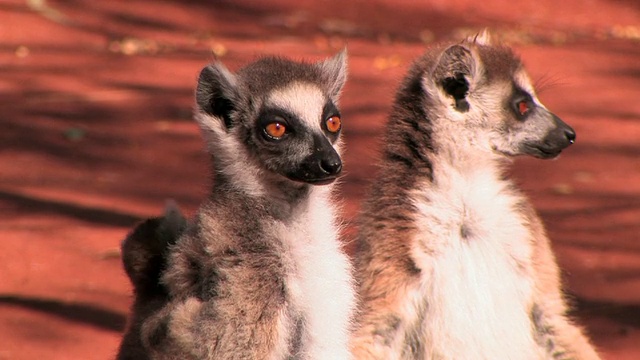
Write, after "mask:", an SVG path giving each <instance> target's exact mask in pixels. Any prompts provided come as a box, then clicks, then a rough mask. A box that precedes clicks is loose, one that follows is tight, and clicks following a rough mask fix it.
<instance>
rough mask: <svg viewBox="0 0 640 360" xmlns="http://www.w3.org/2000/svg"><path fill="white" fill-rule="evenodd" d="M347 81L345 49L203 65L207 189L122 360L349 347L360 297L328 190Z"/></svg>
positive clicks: (200, 109) (286, 354) (333, 355)
mask: <svg viewBox="0 0 640 360" xmlns="http://www.w3.org/2000/svg"><path fill="white" fill-rule="evenodd" d="M345 79H346V53H345V52H341V53H339V54H337V55H336V56H334V57H333V58H331V59H327V60H325V61H321V62H318V63H300V62H294V61H290V60H286V59H282V58H274V57H268V58H263V59H260V60H258V61H256V62H253V63H251V64H249V65H247V66H246V67H244V68H242V69H240V70H239V71H237V72H236V73H231V72H230V71H229V70H227V69H226V68H225V67H224V66H223V65H222V64H221V63H219V62H217V63H214V64H211V65H209V66H207V67H205V68H204V69H203V70H202V72H201V73H200V77H199V81H198V87H197V91H196V104H197V109H196V119H197V121H198V123H199V125H200V127H201V129H202V132H203V134H204V137H205V139H206V140H207V144H208V149H209V152H210V153H211V154H212V157H213V159H214V160H213V173H214V176H213V177H214V182H213V186H212V188H211V193H210V195H209V196H208V198H207V199H206V200H205V201H204V203H203V204H202V205H201V206H200V208H199V210H198V211H197V213H196V215H195V217H194V218H193V219H192V220H190V221H189V222H188V223H187V225H186V228H185V229H184V230H181V231H180V235H178V236H177V239H176V241H175V243H174V244H173V245H170V246H169V249H168V251H167V253H166V255H165V258H164V259H165V261H166V264H165V265H163V270H162V271H161V275H160V277H161V282H160V284H161V286H162V291H164V292H166V296H165V295H163V294H160V296H164V304H162V306H156V307H154V308H153V309H152V310H151V311H149V312H147V313H145V315H146V316H145V317H144V318H143V319H138V321H137V322H136V324H137V325H136V326H137V330H136V331H135V332H136V334H134V335H130V336H134V337H137V338H138V339H139V341H134V342H132V344H133V345H132V346H129V347H126V346H123V347H122V348H121V350H120V355H119V359H129V358H136V359H140V358H145V357H146V358H150V359H318V360H320V359H349V358H351V357H350V355H349V348H348V339H349V329H350V326H351V320H352V311H353V309H354V305H355V296H354V290H353V284H352V276H351V265H350V262H349V259H348V257H347V256H346V254H345V253H344V252H343V250H342V247H341V243H340V242H339V240H338V230H339V228H338V226H337V224H336V219H335V205H334V201H333V200H332V183H333V182H334V180H336V178H338V176H339V175H340V173H341V170H342V161H341V157H340V148H341V141H340V130H341V120H340V112H339V110H338V99H339V94H340V91H341V89H342V87H343V84H344V82H345ZM151 236H155V235H151ZM143 250H144V249H143ZM135 310H136V308H134V311H135ZM138 311H140V309H138Z"/></svg>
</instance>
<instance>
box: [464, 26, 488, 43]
mask: <svg viewBox="0 0 640 360" xmlns="http://www.w3.org/2000/svg"><path fill="white" fill-rule="evenodd" d="M465 41H466V42H468V43H471V44H477V45H491V43H492V41H491V33H490V32H489V29H487V28H485V29H483V30H482V31H480V32H479V33H477V34H475V35H474V36H469V37H468V38H467V39H466V40H465Z"/></svg>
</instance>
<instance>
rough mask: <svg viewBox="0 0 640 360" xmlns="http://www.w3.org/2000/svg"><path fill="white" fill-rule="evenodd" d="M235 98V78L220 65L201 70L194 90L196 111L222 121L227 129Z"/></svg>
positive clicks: (216, 64) (230, 123) (236, 92)
mask: <svg viewBox="0 0 640 360" xmlns="http://www.w3.org/2000/svg"><path fill="white" fill-rule="evenodd" d="M237 96H238V90H237V81H236V76H235V75H234V74H232V73H231V72H230V71H229V70H228V69H227V68H226V67H225V66H224V65H223V64H222V63H220V62H217V63H214V64H209V65H207V66H206V67H205V68H204V69H202V71H201V72H200V76H199V78H198V87H197V89H196V104H197V106H198V110H200V111H201V112H203V113H205V114H207V115H211V116H214V117H217V118H220V119H222V120H223V121H224V124H225V127H226V128H227V129H228V128H230V127H231V126H232V121H231V116H230V114H231V111H233V109H234V103H235V102H236V100H237Z"/></svg>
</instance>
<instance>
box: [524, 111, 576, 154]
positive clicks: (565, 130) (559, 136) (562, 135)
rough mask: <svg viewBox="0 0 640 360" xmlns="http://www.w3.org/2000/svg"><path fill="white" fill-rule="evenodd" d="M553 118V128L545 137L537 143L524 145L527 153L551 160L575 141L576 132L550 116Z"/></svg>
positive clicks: (558, 119)
mask: <svg viewBox="0 0 640 360" xmlns="http://www.w3.org/2000/svg"><path fill="white" fill-rule="evenodd" d="M550 115H551V116H552V118H553V122H554V124H555V127H554V128H553V129H551V130H550V131H549V132H548V133H547V135H546V136H545V137H544V138H543V139H542V140H541V141H540V142H539V143H537V144H536V143H531V144H528V145H525V147H526V148H528V150H529V151H525V153H529V154H531V155H533V156H535V157H537V158H540V159H552V158H554V157H556V156H558V155H560V153H561V152H562V150H564V149H565V148H567V147H568V146H569V145H571V144H573V143H574V142H575V141H576V132H575V130H573V128H571V126H569V125H567V123H565V122H564V121H562V120H561V119H560V118H559V117H557V116H555V115H554V114H550Z"/></svg>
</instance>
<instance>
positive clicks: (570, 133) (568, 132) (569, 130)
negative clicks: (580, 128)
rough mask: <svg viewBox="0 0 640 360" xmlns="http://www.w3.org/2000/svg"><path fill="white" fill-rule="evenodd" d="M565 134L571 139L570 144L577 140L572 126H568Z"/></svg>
mask: <svg viewBox="0 0 640 360" xmlns="http://www.w3.org/2000/svg"><path fill="white" fill-rule="evenodd" d="M564 136H566V138H567V140H569V144H573V143H574V142H576V132H575V131H574V130H573V129H572V128H570V127H567V129H565V130H564Z"/></svg>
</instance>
